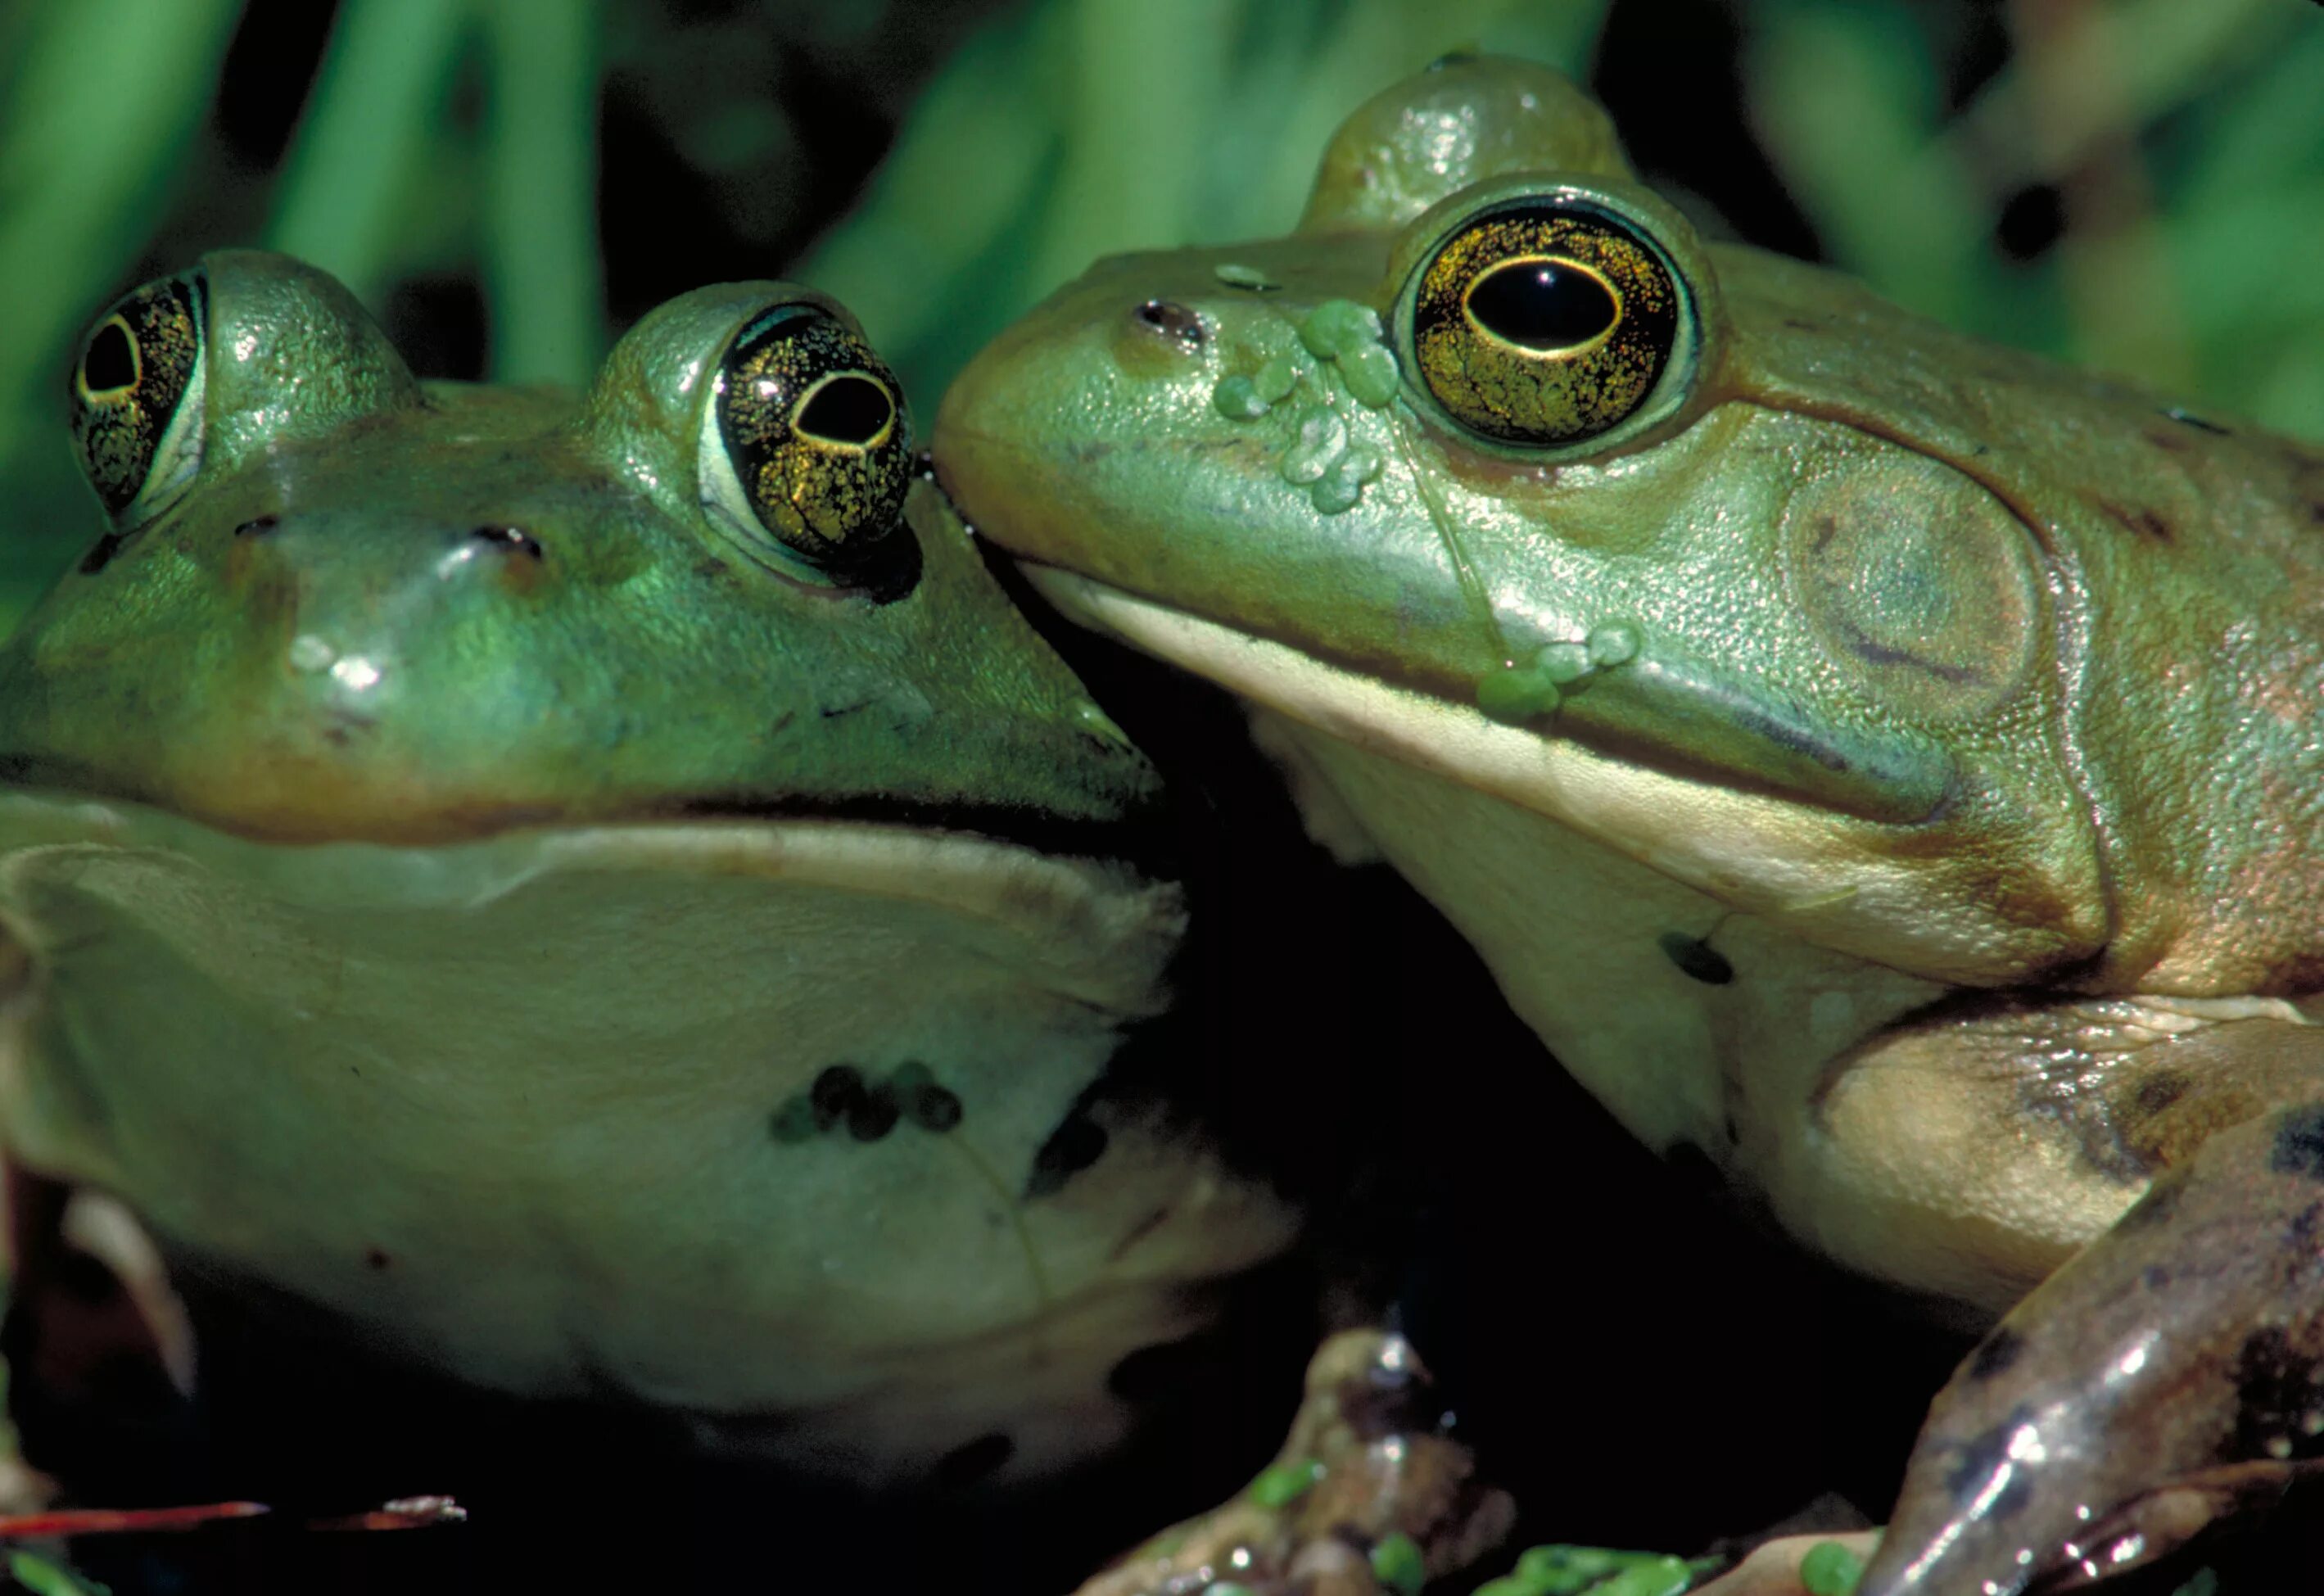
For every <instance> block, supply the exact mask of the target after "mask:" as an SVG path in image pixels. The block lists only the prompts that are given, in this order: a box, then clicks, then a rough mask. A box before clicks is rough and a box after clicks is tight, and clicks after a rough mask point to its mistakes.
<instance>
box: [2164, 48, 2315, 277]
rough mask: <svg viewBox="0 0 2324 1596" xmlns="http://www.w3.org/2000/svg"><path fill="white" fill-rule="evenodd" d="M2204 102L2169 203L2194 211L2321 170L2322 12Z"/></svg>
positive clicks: (2195, 213)
mask: <svg viewBox="0 0 2324 1596" xmlns="http://www.w3.org/2000/svg"><path fill="white" fill-rule="evenodd" d="M2206 109H2207V110H2208V111H2209V115H2206V116H2205V117H2203V118H2202V119H2201V123H2200V127H2199V138H2197V139H2196V140H2195V141H2194V148H2193V151H2192V159H2191V160H2190V162H2189V164H2188V165H2187V167H2186V170H2185V171H2184V172H2183V174H2182V175H2181V180H2180V181H2179V182H2178V183H2177V184H2176V185H2174V190H2175V191H2174V208H2183V209H2184V211H2185V212H2186V213H2187V214H2188V215H2189V216H2190V217H2193V216H2199V215H2200V214H2201V213H2202V212H2204V211H2205V210H2207V209H2208V208H2210V207H2211V206H2213V205H2215V204H2218V203H2221V202H2223V201H2225V200H2227V199H2228V198H2234V197H2237V196H2241V195H2245V194H2250V193H2260V192H2266V193H2272V192H2273V191H2274V190H2275V189H2278V188H2279V187H2280V186H2281V185H2282V183H2283V182H2284V181H2285V180H2287V179H2291V180H2295V181H2296V180H2299V179H2300V178H2301V177H2302V176H2305V175H2306V174H2309V173H2312V172H2315V171H2319V170H2324V15H2319V16H2318V17H2317V18H2315V19H2313V22H2312V24H2311V25H2310V27H2309V28H2308V29H2306V30H2305V31H2304V32H2301V33H2300V34H2298V35H2297V36H2296V37H2294V38H2292V39H2290V40H2287V41H2286V42H2285V43H2284V46H2283V48H2282V50H2281V51H2278V52H2277V53H2276V54H2274V55H2273V57H2271V58H2270V60H2269V61H2268V63H2267V65H2266V66H2265V67H2264V68H2263V69H2261V70H2260V71H2259V72H2257V73H2256V74H2255V75H2254V76H2253V77H2251V78H2246V79H2245V80H2244V81H2242V82H2240V83H2238V84H2237V85H2236V89H2235V92H2234V93H2233V94H2232V95H2225V96H2221V97H2219V98H2218V101H2217V102H2216V104H2215V105H2214V106H2208V107H2206ZM2291 203H2292V202H2291V201H2289V200H2287V201H2286V204H2287V205H2289V204H2291ZM2309 275H2310V278H2313V277H2314V276H2315V275H2316V274H2315V273H2314V272H2310V273H2309Z"/></svg>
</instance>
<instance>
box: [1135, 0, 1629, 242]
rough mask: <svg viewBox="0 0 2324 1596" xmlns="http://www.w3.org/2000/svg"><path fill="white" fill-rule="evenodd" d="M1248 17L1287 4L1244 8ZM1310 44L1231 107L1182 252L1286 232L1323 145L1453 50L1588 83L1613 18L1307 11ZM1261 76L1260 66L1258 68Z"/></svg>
mask: <svg viewBox="0 0 2324 1596" xmlns="http://www.w3.org/2000/svg"><path fill="white" fill-rule="evenodd" d="M1247 4H1248V8H1249V9H1250V10H1251V11H1252V12H1254V13H1255V12H1257V11H1259V10H1261V9H1266V10H1272V11H1276V12H1278V13H1280V12H1284V11H1288V10H1291V9H1294V7H1292V6H1290V5H1286V4H1277V5H1272V6H1270V5H1268V4H1267V0H1247ZM1305 9H1308V10H1310V11H1312V12H1314V13H1315V16H1314V21H1313V23H1311V32H1312V35H1313V39H1314V42H1313V43H1312V44H1311V45H1309V46H1308V47H1306V48H1305V49H1304V50H1302V51H1300V52H1299V54H1298V56H1297V57H1296V59H1295V60H1292V61H1291V62H1290V63H1289V68H1290V69H1289V70H1288V71H1284V70H1282V69H1281V64H1280V63H1279V62H1269V63H1268V66H1269V67H1270V68H1273V70H1271V71H1267V72H1264V73H1262V72H1260V71H1258V70H1254V71H1252V72H1250V73H1249V74H1247V75H1246V76H1245V77H1244V78H1242V79H1240V80H1239V81H1238V82H1236V84H1235V85H1234V87H1233V90H1232V92H1231V94H1230V95H1229V96H1228V97H1226V106H1227V112H1228V114H1229V115H1232V116H1234V117H1235V118H1236V120H1235V121H1234V122H1233V123H1231V124H1229V125H1226V126H1225V127H1223V128H1222V130H1221V134H1222V136H1219V137H1217V138H1216V139H1215V140H1214V142H1213V148H1212V150H1211V151H1210V152H1209V153H1210V156H1211V159H1212V161H1213V171H1214V175H1213V185H1212V193H1213V199H1212V203H1211V204H1210V205H1209V206H1208V207H1206V208H1205V209H1204V210H1203V213H1202V214H1200V215H1199V216H1196V217H1190V218H1189V219H1188V226H1187V228H1186V230H1185V234H1184V235H1183V236H1182V237H1181V238H1180V239H1179V240H1177V241H1176V242H1182V243H1183V242H1186V241H1188V240H1196V241H1202V242H1211V243H1217V242H1223V241H1225V240H1228V239H1233V238H1249V237H1253V236H1261V235H1271V234H1277V233H1281V232H1283V231H1285V230H1286V228H1288V227H1289V226H1291V224H1292V223H1293V222H1294V221H1295V220H1296V218H1297V217H1298V215H1299V211H1300V208H1301V207H1302V206H1303V205H1305V202H1306V198H1307V190H1308V189H1309V188H1310V187H1312V186H1313V184H1314V175H1315V163H1316V161H1318V160H1319V159H1320V158H1321V157H1322V155H1323V145H1324V143H1325V141H1327V140H1328V139H1329V138H1330V137H1331V136H1332V134H1333V130H1334V129H1336V128H1337V127H1338V126H1339V125H1340V124H1341V123H1342V122H1343V121H1345V120H1346V119H1347V117H1348V114H1349V113H1350V112H1351V111H1353V110H1354V109H1355V108H1356V107H1357V106H1360V105H1361V104H1362V103H1363V102H1364V101H1366V100H1368V99H1369V98H1370V97H1372V96H1373V95H1376V94H1378V93H1379V91H1380V90H1382V89H1384V88H1388V86H1389V85H1391V84H1393V83H1396V82H1397V81H1398V80H1400V79H1402V78H1407V77H1409V76H1411V75H1412V74H1413V73H1415V72H1417V71H1419V70H1420V69H1422V68H1423V67H1425V66H1426V65H1427V64H1428V63H1429V62H1430V61H1432V60H1435V59H1436V58H1437V57H1438V56H1441V55H1443V54H1445V53H1446V52H1447V51H1455V50H1484V51H1499V52H1504V53H1508V54H1512V55H1520V56H1524V57H1526V58H1527V59H1529V60H1540V61H1546V62H1548V63H1549V64H1551V65H1553V66H1557V67H1563V68H1564V69H1566V70H1567V71H1569V72H1573V73H1576V74H1580V73H1581V72H1582V71H1583V70H1585V69H1586V68H1587V67H1588V65H1589V55H1590V51H1591V48H1592V47H1593V46H1594V44H1595V43H1596V41H1597V37H1598V33H1599V30H1600V26H1601V25H1602V23H1603V22H1604V19H1605V12H1606V0H1432V3H1431V4H1428V5H1409V4H1396V3H1393V0H1364V3H1360V4H1355V5H1313V4H1310V5H1307V6H1306V7H1305ZM1254 66H1255V67H1256V66H1257V63H1254Z"/></svg>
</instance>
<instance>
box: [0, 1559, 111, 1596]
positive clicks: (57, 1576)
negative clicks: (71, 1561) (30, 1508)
mask: <svg viewBox="0 0 2324 1596" xmlns="http://www.w3.org/2000/svg"><path fill="white" fill-rule="evenodd" d="M8 1577H9V1578H10V1579H12V1580H14V1581H15V1582H17V1583H18V1584H20V1585H22V1586H23V1587H24V1589H26V1590H27V1591H32V1596H112V1590H113V1587H112V1586H110V1585H100V1584H98V1583H97V1582H96V1581H95V1580H87V1579H83V1578H81V1577H80V1576H79V1575H78V1574H76V1573H73V1572H72V1571H71V1570H70V1569H69V1568H66V1567H64V1566H63V1565H62V1564H55V1563H51V1562H50V1561H49V1560H48V1559H47V1558H45V1557H38V1556H35V1555H33V1554H32V1553H30V1552H11V1553H9V1554H8Z"/></svg>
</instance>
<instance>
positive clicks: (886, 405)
mask: <svg viewBox="0 0 2324 1596" xmlns="http://www.w3.org/2000/svg"><path fill="white" fill-rule="evenodd" d="M705 412H706V413H705V415H704V417H703V426H702V441H701V451H700V452H701V461H702V492H703V499H704V502H705V504H707V505H708V507H709V508H710V510H711V511H712V512H713V513H714V515H715V517H716V518H717V519H718V520H719V521H721V522H722V523H723V524H724V525H725V526H726V527H727V528H728V530H730V531H731V532H732V533H733V534H734V535H736V536H737V537H739V538H740V539H741V540H742V542H743V543H744V545H745V547H747V548H749V549H751V551H752V553H754V554H757V555H759V556H760V557H761V558H762V559H766V560H768V561H769V563H770V564H772V565H774V566H776V567H778V568H779V569H781V570H783V571H784V572H786V573H787V574H788V575H789V576H791V577H795V578H798V579H800V580H804V581H807V582H808V583H811V584H815V585H817V586H834V587H853V588H858V589H862V590H864V591H868V592H871V593H872V594H874V595H882V596H896V595H899V594H900V592H902V591H904V590H906V589H908V588H909V587H910V586H911V585H912V583H913V582H915V581H917V580H918V576H919V546H918V544H917V543H916V542H915V541H914V540H913V538H912V532H911V529H910V527H909V526H908V525H907V524H906V522H905V520H904V513H903V511H904V495H905V494H906V492H907V491H908V490H909V488H910V487H911V485H912V435H911V425H910V422H909V420H908V418H907V417H906V416H905V413H904V405H903V398H902V391H901V390H900V389H899V387H898V386H897V383H896V378H895V374H893V373H891V372H890V371H889V369H888V368H887V366H886V365H885V364H883V363H882V362H881V359H880V357H879V356H878V355H875V354H873V353H872V351H871V346H870V345H869V344H867V343H865V342H864V340H863V337H862V335H861V334H860V333H858V332H856V331H855V329H854V328H853V327H851V326H849V325H848V324H847V323H845V322H844V321H842V320H841V319H840V318H838V317H836V316H834V315H833V314H832V313H831V312H830V311H828V310H826V309H824V308H823V307H822V306H820V305H816V304H814V303H811V302H802V303H796V304H785V305H777V306H774V307H773V308H771V309H769V310H767V311H766V312H765V313H764V314H762V315H761V316H760V317H759V318H757V319H755V320H753V321H752V322H751V323H750V324H748V325H747V326H745V327H744V328H743V329H742V332H741V333H740V334H739V335H737V336H736V337H735V339H734V341H733V344H732V345H730V346H728V347H727V350H726V353H725V355H724V357H723V358H722V359H721V360H720V361H719V364H718V367H717V374H716V377H715V381H714V383H713V386H712V391H711V399H710V403H709V404H708V405H707V406H706V407H705Z"/></svg>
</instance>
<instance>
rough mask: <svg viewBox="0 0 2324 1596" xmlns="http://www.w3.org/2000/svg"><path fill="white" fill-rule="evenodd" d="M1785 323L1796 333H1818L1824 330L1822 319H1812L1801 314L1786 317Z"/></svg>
mask: <svg viewBox="0 0 2324 1596" xmlns="http://www.w3.org/2000/svg"><path fill="white" fill-rule="evenodd" d="M1784 326H1785V327H1787V328H1791V329H1792V330H1793V331H1794V332H1795V333H1816V332H1821V331H1822V330H1823V323H1821V321H1810V320H1808V319H1807V318H1804V317H1800V316H1786V317H1784Z"/></svg>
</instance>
